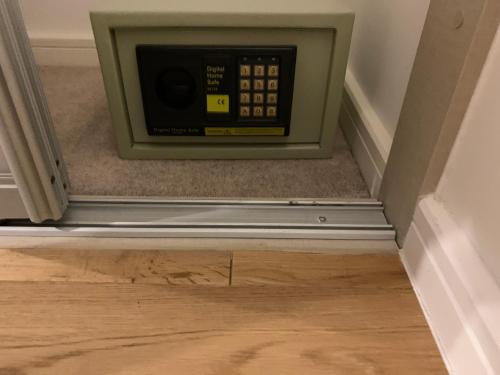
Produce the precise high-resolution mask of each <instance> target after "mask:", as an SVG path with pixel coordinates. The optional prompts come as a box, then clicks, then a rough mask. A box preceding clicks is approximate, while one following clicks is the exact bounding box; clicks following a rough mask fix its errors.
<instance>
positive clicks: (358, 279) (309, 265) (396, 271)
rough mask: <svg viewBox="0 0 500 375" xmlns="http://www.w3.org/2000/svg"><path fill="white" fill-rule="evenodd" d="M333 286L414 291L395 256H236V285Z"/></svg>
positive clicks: (265, 253) (251, 253) (250, 253)
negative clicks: (409, 289)
mask: <svg viewBox="0 0 500 375" xmlns="http://www.w3.org/2000/svg"><path fill="white" fill-rule="evenodd" d="M315 283H321V284H322V285H325V284H331V285H332V286H335V287H337V288H340V287H342V288H357V287H363V288H370V287H373V288H411V284H410V282H409V280H408V278H407V277H406V273H405V270H404V268H403V266H402V264H401V262H400V260H399V258H398V257H397V256H394V255H387V254H385V255H375V254H369V255H334V256H332V254H324V253H319V254H314V253H292V252H289V253H287V252H283V253H278V254H277V253H276V252H272V251H246V252H244V251H241V252H236V253H235V254H234V259H233V280H232V284H233V285H311V284H315Z"/></svg>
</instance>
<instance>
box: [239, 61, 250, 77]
mask: <svg viewBox="0 0 500 375" xmlns="http://www.w3.org/2000/svg"><path fill="white" fill-rule="evenodd" d="M251 71H252V69H251V67H250V65H243V64H242V65H240V76H242V77H249V76H250V74H251Z"/></svg>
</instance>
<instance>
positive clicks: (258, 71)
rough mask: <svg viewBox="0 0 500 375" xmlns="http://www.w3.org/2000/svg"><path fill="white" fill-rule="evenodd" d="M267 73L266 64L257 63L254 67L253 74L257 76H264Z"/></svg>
mask: <svg viewBox="0 0 500 375" xmlns="http://www.w3.org/2000/svg"><path fill="white" fill-rule="evenodd" d="M265 74H266V68H265V67H264V65H255V66H254V67H253V75H254V76H255V77H263V76H264V75H265Z"/></svg>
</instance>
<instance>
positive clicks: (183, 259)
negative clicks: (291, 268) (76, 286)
mask: <svg viewBox="0 0 500 375" xmlns="http://www.w3.org/2000/svg"><path fill="white" fill-rule="evenodd" d="M229 265H230V253H229V252H228V251H212V252H207V251H168V252H167V251H155V250H141V251H120V250H106V251H99V250H46V249H44V250H38V249H37V250H33V249H26V250H0V280H4V281H68V282H75V281H78V282H92V283H110V282H111V283H146V284H168V285H193V284H195V285H215V286H226V285H228V283H229Z"/></svg>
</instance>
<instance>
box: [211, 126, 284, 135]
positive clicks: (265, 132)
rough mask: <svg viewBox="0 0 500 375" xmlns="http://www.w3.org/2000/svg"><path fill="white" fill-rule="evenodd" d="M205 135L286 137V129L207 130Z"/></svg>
mask: <svg viewBox="0 0 500 375" xmlns="http://www.w3.org/2000/svg"><path fill="white" fill-rule="evenodd" d="M205 135H208V136H210V135H214V136H215V135H219V136H220V135H285V128H205Z"/></svg>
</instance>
